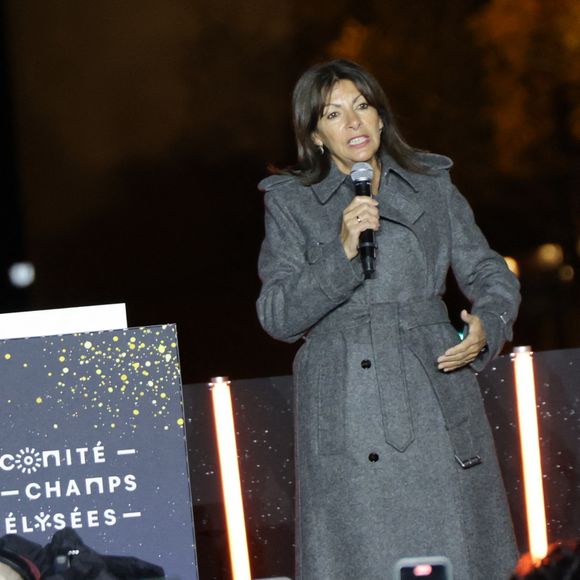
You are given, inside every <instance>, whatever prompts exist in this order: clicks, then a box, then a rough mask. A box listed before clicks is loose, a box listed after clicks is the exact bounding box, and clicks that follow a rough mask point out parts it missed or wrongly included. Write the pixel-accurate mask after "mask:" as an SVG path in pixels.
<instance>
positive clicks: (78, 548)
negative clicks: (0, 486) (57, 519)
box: [0, 528, 165, 580]
mask: <svg viewBox="0 0 580 580" xmlns="http://www.w3.org/2000/svg"><path fill="white" fill-rule="evenodd" d="M0 554H1V555H2V556H4V557H3V558H1V559H0V561H2V562H3V563H6V564H7V565H9V566H10V567H11V568H12V569H13V570H15V571H16V572H18V573H19V574H20V575H21V576H22V577H23V578H24V580H37V579H40V578H41V579H42V580H61V579H62V578H66V579H67V580H76V579H78V580H86V579H87V578H92V579H93V580H101V579H102V580H112V579H116V580H145V579H148V580H154V579H156V580H162V579H163V578H165V572H164V571H163V568H160V567H159V566H156V565H155V564H150V563H149V562H145V561H143V560H139V559H138V558H132V557H128V556H104V555H101V554H98V553H97V552H95V551H94V550H92V549H91V548H89V547H88V546H86V545H85V544H84V543H83V541H82V540H81V538H80V537H79V535H78V534H77V533H76V532H75V531H74V530H72V529H70V528H65V529H64V530H60V531H58V532H56V534H54V536H53V537H52V540H51V541H50V543H49V544H47V545H46V546H45V547H44V548H43V547H42V546H40V545H38V544H35V543H33V542H30V541H28V540H26V539H24V538H22V537H20V536H16V535H13V534H9V535H6V536H3V537H2V538H0Z"/></svg>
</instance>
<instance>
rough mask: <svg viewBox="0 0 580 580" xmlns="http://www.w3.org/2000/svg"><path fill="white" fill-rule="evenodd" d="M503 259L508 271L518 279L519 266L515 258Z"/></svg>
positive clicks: (505, 257) (507, 257)
mask: <svg viewBox="0 0 580 580" xmlns="http://www.w3.org/2000/svg"><path fill="white" fill-rule="evenodd" d="M503 259H504V260H505V263H506V264H507V267H508V268H509V269H510V271H511V272H512V273H514V274H515V275H516V276H517V277H518V278H519V277H520V265H519V264H518V261H517V260H516V259H515V258H512V257H511V256H504V257H503Z"/></svg>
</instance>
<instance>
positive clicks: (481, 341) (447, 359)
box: [437, 310, 487, 373]
mask: <svg viewBox="0 0 580 580" xmlns="http://www.w3.org/2000/svg"><path fill="white" fill-rule="evenodd" d="M461 320H463V322H465V323H466V324H467V326H468V327H469V331H468V333H467V337H466V338H465V339H463V340H462V341H461V342H460V343H459V344H456V345H455V346H453V347H451V348H449V349H447V350H446V351H445V354H443V355H441V356H440V357H439V358H438V359H437V367H438V368H439V370H440V371H443V372H445V373H448V372H451V371H454V370H457V369H458V368H461V367H463V366H465V365H468V364H469V363H472V362H473V361H474V360H475V359H476V357H477V355H478V354H479V353H480V352H481V350H482V349H483V348H484V347H485V345H486V343H487V340H486V338H485V330H484V329H483V324H482V323H481V319H480V318H479V316H477V315H475V314H469V312H467V310H462V311H461Z"/></svg>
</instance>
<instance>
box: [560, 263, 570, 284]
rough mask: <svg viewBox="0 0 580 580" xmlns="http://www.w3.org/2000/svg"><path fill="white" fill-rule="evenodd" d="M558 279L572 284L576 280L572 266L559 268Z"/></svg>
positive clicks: (566, 265)
mask: <svg viewBox="0 0 580 580" xmlns="http://www.w3.org/2000/svg"><path fill="white" fill-rule="evenodd" d="M558 278H560V280H562V282H572V280H574V268H572V266H570V264H564V265H563V266H560V267H559V268H558Z"/></svg>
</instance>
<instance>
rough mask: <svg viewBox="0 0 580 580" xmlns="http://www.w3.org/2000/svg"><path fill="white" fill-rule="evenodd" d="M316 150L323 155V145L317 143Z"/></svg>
mask: <svg viewBox="0 0 580 580" xmlns="http://www.w3.org/2000/svg"><path fill="white" fill-rule="evenodd" d="M318 151H319V153H320V155H324V145H319V146H318Z"/></svg>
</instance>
